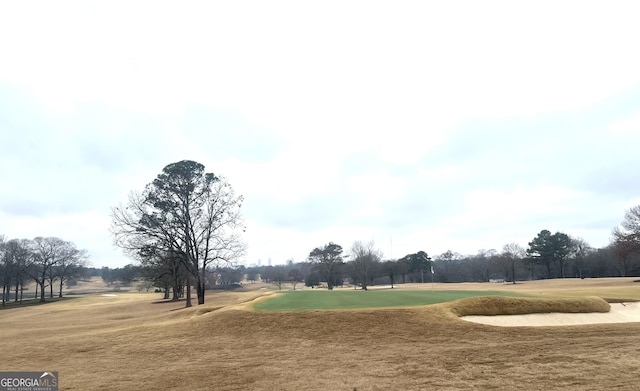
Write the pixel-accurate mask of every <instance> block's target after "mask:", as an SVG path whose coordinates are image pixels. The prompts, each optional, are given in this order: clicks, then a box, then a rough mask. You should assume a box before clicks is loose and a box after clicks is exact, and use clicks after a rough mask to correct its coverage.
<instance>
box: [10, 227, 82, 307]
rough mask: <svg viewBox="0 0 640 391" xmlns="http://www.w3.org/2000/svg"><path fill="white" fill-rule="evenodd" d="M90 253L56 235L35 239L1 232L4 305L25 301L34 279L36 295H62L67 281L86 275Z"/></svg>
mask: <svg viewBox="0 0 640 391" xmlns="http://www.w3.org/2000/svg"><path fill="white" fill-rule="evenodd" d="M87 260H88V254H87V252H86V251H85V250H81V249H78V248H77V247H76V245H75V244H74V243H73V242H69V241H65V240H62V239H60V238H56V237H36V238H34V239H9V240H7V239H6V238H5V237H4V236H2V235H0V284H2V305H5V304H6V303H7V302H9V301H11V299H13V301H14V302H22V299H23V298H24V291H25V290H27V287H28V285H29V283H30V282H35V285H36V291H35V294H34V298H38V295H39V297H40V301H41V302H44V301H45V300H46V299H45V298H46V291H45V290H46V288H49V297H50V298H53V297H54V287H55V288H57V293H58V297H62V288H63V286H64V284H65V283H68V282H69V281H70V280H73V279H75V278H78V277H79V276H81V275H82V273H83V270H84V267H85V266H86V264H87Z"/></svg>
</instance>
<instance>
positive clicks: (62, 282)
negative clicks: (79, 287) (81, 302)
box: [58, 278, 64, 297]
mask: <svg viewBox="0 0 640 391" xmlns="http://www.w3.org/2000/svg"><path fill="white" fill-rule="evenodd" d="M63 284H64V280H63V279H62V278H61V279H60V292H59V294H58V297H62V285H63Z"/></svg>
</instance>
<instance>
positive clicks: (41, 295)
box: [39, 279, 46, 303]
mask: <svg viewBox="0 0 640 391" xmlns="http://www.w3.org/2000/svg"><path fill="white" fill-rule="evenodd" d="M39 284H40V302H41V303H44V302H45V301H46V300H45V296H46V293H45V291H44V279H42V282H39Z"/></svg>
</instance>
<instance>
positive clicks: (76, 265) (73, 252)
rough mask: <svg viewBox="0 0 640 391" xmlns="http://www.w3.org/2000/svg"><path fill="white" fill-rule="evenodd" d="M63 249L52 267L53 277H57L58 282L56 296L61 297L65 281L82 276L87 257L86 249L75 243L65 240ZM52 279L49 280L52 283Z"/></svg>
mask: <svg viewBox="0 0 640 391" xmlns="http://www.w3.org/2000/svg"><path fill="white" fill-rule="evenodd" d="M63 251H64V253H63V256H62V258H61V259H60V261H59V262H58V264H57V265H56V266H54V267H53V268H52V270H53V276H54V278H53V279H57V280H58V283H59V285H58V288H59V289H58V297H62V287H63V286H64V283H65V282H67V281H69V280H70V279H73V278H79V277H80V276H82V273H83V269H84V267H85V266H86V264H87V261H88V259H89V254H88V253H87V251H86V250H80V249H78V248H76V245H75V244H74V243H72V242H66V243H65V249H64V250H63ZM53 279H52V280H51V281H52V282H51V283H52V284H53Z"/></svg>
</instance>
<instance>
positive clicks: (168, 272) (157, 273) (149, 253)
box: [138, 246, 188, 301]
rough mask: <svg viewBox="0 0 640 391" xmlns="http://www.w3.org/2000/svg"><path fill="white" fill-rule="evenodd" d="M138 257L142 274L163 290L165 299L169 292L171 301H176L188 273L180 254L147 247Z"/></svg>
mask: <svg viewBox="0 0 640 391" xmlns="http://www.w3.org/2000/svg"><path fill="white" fill-rule="evenodd" d="M138 256H139V261H140V264H141V265H142V274H143V275H144V276H145V277H146V278H147V279H150V280H151V281H152V282H153V283H154V284H155V285H156V286H159V287H161V288H162V289H163V292H164V298H165V299H168V298H169V291H170V290H171V291H172V297H171V300H172V301H178V300H179V299H180V294H181V293H182V292H183V286H184V285H185V284H186V283H187V273H188V270H187V266H186V265H185V263H184V262H183V261H184V259H183V257H182V256H181V254H180V252H177V251H173V250H163V249H160V248H157V247H155V246H149V247H145V248H142V249H140V250H139V252H138Z"/></svg>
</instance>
